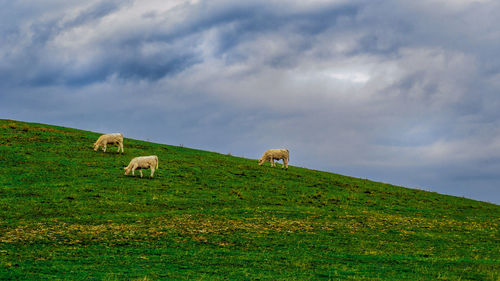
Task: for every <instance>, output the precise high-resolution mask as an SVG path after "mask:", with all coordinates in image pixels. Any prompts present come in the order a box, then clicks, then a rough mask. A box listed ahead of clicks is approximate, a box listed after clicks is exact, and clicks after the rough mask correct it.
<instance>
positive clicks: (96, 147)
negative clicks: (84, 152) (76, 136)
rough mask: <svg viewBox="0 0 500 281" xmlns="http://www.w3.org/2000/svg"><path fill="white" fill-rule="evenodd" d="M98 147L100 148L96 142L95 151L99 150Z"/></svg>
mask: <svg viewBox="0 0 500 281" xmlns="http://www.w3.org/2000/svg"><path fill="white" fill-rule="evenodd" d="M98 148H99V145H97V143H94V151H97V149H98Z"/></svg>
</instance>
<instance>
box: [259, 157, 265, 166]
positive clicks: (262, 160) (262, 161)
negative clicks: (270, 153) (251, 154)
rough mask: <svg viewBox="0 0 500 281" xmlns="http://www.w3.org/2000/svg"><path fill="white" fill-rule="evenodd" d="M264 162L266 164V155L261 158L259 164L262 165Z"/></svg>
mask: <svg viewBox="0 0 500 281" xmlns="http://www.w3.org/2000/svg"><path fill="white" fill-rule="evenodd" d="M262 164H264V157H262V158H260V159H259V166H262Z"/></svg>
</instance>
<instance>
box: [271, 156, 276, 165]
mask: <svg viewBox="0 0 500 281" xmlns="http://www.w3.org/2000/svg"><path fill="white" fill-rule="evenodd" d="M271 167H276V164H274V158H271Z"/></svg>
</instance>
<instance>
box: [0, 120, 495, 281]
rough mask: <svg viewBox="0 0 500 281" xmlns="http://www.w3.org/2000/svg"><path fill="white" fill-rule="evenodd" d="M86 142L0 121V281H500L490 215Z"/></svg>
mask: <svg viewBox="0 0 500 281" xmlns="http://www.w3.org/2000/svg"><path fill="white" fill-rule="evenodd" d="M98 136H99V134H97V133H92V132H86V131H81V130H76V129H69V128H62V127H56V126H49V125H41V124H34V123H24V122H17V121H10V120H0V164H1V165H0V230H1V231H0V279H2V280H4V279H7V280H8V279H22V280H27V279H34V280H62V279H66V280H67V279H70V280H88V279H98V280H133V279H136V280H137V279H140V280H159V279H176V280H219V279H230V280H234V279H237V280H244V279H249V280H250V279H251V280H255V279H261V280H276V279H279V280H283V279H289V280H318V279H320V280H321V279H324V280H329V279H330V280H337V279H353V280H354V279H360V280H366V279H372V280H381V279H383V280H389V279H394V280H402V279H413V280H459V279H460V280H498V279H499V273H498V268H499V266H500V258H499V253H500V245H499V241H500V236H499V228H498V223H499V218H500V206H498V205H494V204H489V203H484V202H478V201H473V200H469V199H464V198H458V197H453V196H446V195H441V194H437V193H431V192H426V191H421V190H414V189H407V188H402V187H397V186H392V185H388V184H382V183H377V182H372V181H368V180H364V179H357V178H351V177H345V176H341V175H337V174H331V173H326V172H320V171H314V170H308V169H303V168H297V167H290V169H289V170H288V171H285V170H282V169H280V168H270V167H269V164H268V163H267V165H265V166H262V167H260V166H258V165H257V161H256V160H251V159H244V158H238V157H232V156H228V155H222V154H217V153H211V152H206V151H199V150H193V149H188V148H181V147H175V146H169V145H161V144H154V143H148V142H144V141H139V140H132V139H126V140H125V153H124V154H123V155H122V154H116V153H115V151H116V147H111V148H108V152H106V153H103V152H102V151H99V152H94V151H93V150H92V144H93V143H94V141H95V140H96V139H97V137H98ZM151 154H156V155H158V157H159V170H157V171H156V173H155V178H154V179H148V178H147V177H145V178H142V179H141V178H139V177H138V176H137V175H138V173H136V177H131V176H128V177H126V176H124V175H123V167H124V166H126V165H127V164H128V162H129V161H130V159H131V158H133V157H134V156H139V155H151ZM292 159H293V152H292ZM292 164H293V163H292ZM144 174H145V175H149V170H147V171H146V172H145V173H144Z"/></svg>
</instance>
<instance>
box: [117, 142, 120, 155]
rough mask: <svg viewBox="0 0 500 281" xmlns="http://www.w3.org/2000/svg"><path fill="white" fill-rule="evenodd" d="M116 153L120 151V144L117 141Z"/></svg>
mask: <svg viewBox="0 0 500 281" xmlns="http://www.w3.org/2000/svg"><path fill="white" fill-rule="evenodd" d="M116 153H120V144H119V143H118V150H117V151H116Z"/></svg>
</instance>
